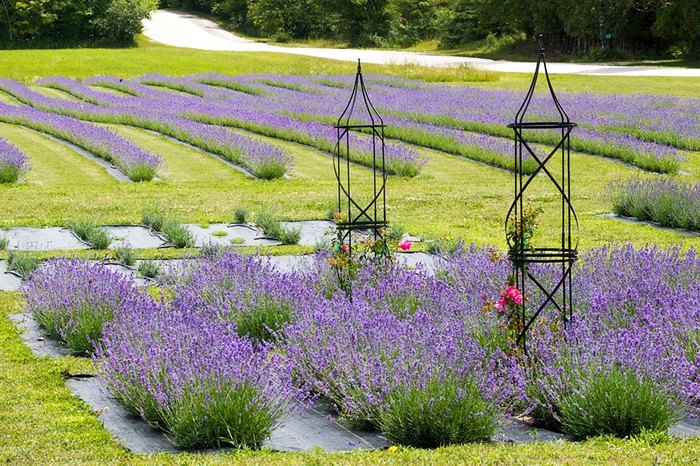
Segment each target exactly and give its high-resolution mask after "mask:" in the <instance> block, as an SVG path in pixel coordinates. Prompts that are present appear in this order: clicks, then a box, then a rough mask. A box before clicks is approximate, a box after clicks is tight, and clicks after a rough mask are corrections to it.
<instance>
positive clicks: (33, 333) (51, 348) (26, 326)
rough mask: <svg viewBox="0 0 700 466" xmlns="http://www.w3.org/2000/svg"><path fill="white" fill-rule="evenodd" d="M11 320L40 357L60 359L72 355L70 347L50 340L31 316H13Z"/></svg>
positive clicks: (23, 338)
mask: <svg viewBox="0 0 700 466" xmlns="http://www.w3.org/2000/svg"><path fill="white" fill-rule="evenodd" d="M9 317H10V320H11V321H12V322H14V323H15V325H16V326H17V327H18V328H19V329H20V330H21V332H20V337H21V338H22V341H24V344H26V345H27V347H29V349H30V350H32V353H34V355H36V356H38V357H44V356H48V357H51V358H60V357H63V356H67V355H69V354H71V352H70V350H69V349H68V347H66V346H64V345H62V344H61V343H60V342H58V341H57V340H54V339H53V338H49V336H48V335H47V334H46V332H45V331H44V330H43V329H42V328H41V327H40V326H39V323H38V322H37V321H36V320H34V318H33V317H32V316H31V315H30V314H26V313H22V314H11V315H10V316H9Z"/></svg>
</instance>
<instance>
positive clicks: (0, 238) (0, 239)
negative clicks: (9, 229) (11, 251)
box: [0, 233, 10, 251]
mask: <svg viewBox="0 0 700 466" xmlns="http://www.w3.org/2000/svg"><path fill="white" fill-rule="evenodd" d="M9 244H10V239H9V238H8V237H7V236H5V235H4V234H2V233H0V251H4V250H5V249H7V246H8V245H9Z"/></svg>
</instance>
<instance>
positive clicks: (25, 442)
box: [0, 39, 700, 465]
mask: <svg viewBox="0 0 700 466" xmlns="http://www.w3.org/2000/svg"><path fill="white" fill-rule="evenodd" d="M364 69H365V71H366V72H370V73H386V74H392V75H396V76H402V77H422V78H425V79H427V80H431V79H433V80H440V81H444V80H448V81H449V80H457V79H459V78H460V77H462V78H463V77H464V76H472V77H473V74H470V73H466V74H465V73H463V72H459V71H455V73H454V74H448V75H447V76H446V75H445V73H440V72H435V71H430V70H425V69H420V68H416V67H413V66H395V67H389V66H373V65H367V66H366V67H365V68H364ZM0 70H2V71H0V76H2V77H6V78H11V79H14V80H17V81H21V82H24V83H27V84H29V83H33V82H34V81H35V80H36V79H38V78H41V77H48V76H67V77H75V78H86V77H90V76H95V75H100V74H103V75H113V76H121V77H125V78H133V77H136V76H139V75H141V74H146V73H163V74H169V75H185V74H191V73H198V72H219V73H226V74H250V73H272V74H314V75H316V74H342V75H347V76H351V75H352V73H353V72H354V65H353V64H352V63H340V62H334V61H330V60H322V59H315V58H304V59H303V60H300V59H299V58H297V57H289V56H285V55H278V54H269V55H259V54H234V53H225V52H202V51H195V50H182V49H174V48H169V47H165V46H160V45H155V44H152V43H149V42H148V41H147V40H146V39H141V40H140V42H139V45H138V47H134V48H131V49H123V50H117V49H100V50H91V49H75V50H38V51H2V52H0ZM483 78H484V76H483V75H479V76H477V79H479V81H477V82H471V83H469V85H471V86H480V87H483V88H487V89H511V90H519V91H522V92H523V95H524V93H525V90H526V88H527V86H528V84H529V80H530V76H528V75H514V74H499V75H492V76H488V77H487V78H488V79H486V80H484V79H483ZM553 81H554V86H555V87H556V89H557V90H558V91H561V92H564V91H569V92H599V93H614V94H628V93H647V94H658V95H672V96H681V97H696V98H697V97H700V80H697V79H682V78H620V77H592V76H554V77H553ZM455 85H461V83H456V84H455ZM42 92H48V93H49V94H50V95H53V96H60V97H62V98H67V96H66V95H65V93H62V92H60V91H53V90H50V91H42ZM0 98H1V99H2V100H4V101H9V100H11V99H9V98H8V97H7V96H6V95H5V94H4V93H0ZM343 104H344V102H338V105H339V112H340V111H341V110H342V106H343ZM515 110H516V109H513V111H515ZM106 126H107V127H109V128H110V129H113V130H115V131H116V132H117V133H119V134H120V135H122V136H124V137H126V138H127V139H129V140H131V141H133V142H135V143H136V144H138V145H139V146H142V147H144V148H146V149H148V150H150V151H151V152H152V153H154V154H157V155H159V156H160V157H162V160H163V169H162V170H161V171H160V173H159V175H158V176H159V179H158V180H156V181H152V182H147V183H121V182H118V181H116V180H115V179H113V178H111V177H110V176H108V175H107V174H106V173H105V171H104V170H103V169H102V168H100V167H99V166H98V165H96V164H93V163H88V162H86V161H85V159H84V157H82V156H81V155H79V154H77V153H76V152H74V151H73V150H71V149H70V148H68V147H66V146H64V145H61V144H57V143H56V142H55V141H53V140H50V139H48V138H47V137H45V136H44V135H42V134H40V133H37V132H35V131H33V130H30V129H26V128H22V127H18V126H15V125H10V124H6V123H1V124H0V136H2V137H4V138H6V139H8V140H9V141H10V142H12V143H13V144H14V145H16V146H17V147H18V148H20V149H21V150H23V151H24V152H26V153H27V154H28V155H29V156H30V163H31V165H32V170H31V171H30V172H29V174H28V175H27V176H26V180H25V182H24V183H21V184H17V185H8V186H0V199H2V201H1V203H0V206H1V209H2V217H1V218H0V227H5V228H7V227H12V226H48V225H65V223H66V221H67V220H68V219H71V218H76V217H82V218H88V219H90V220H92V221H95V222H97V223H98V224H133V223H139V222H140V218H141V211H142V209H143V208H144V207H147V206H167V207H168V209H170V210H171V211H172V214H173V215H174V216H175V217H177V218H179V219H180V220H182V221H185V222H192V223H204V222H208V223H215V222H228V221H231V220H232V217H233V209H234V208H236V207H245V208H247V209H249V210H252V211H260V210H263V209H272V210H273V212H275V213H276V214H278V215H279V216H280V217H281V218H282V219H284V220H308V219H322V218H326V216H327V214H328V211H329V210H330V209H332V208H333V206H334V204H333V202H334V193H335V187H336V185H335V179H334V177H333V172H332V164H331V158H330V157H329V156H328V155H326V154H323V153H321V152H319V151H318V150H316V149H312V148H309V147H307V146H302V145H300V144H296V143H292V142H285V141H281V140H278V139H272V138H269V137H265V136H261V135H259V134H252V133H249V132H245V131H243V130H236V131H238V132H240V133H241V134H246V135H248V136H251V137H254V138H257V139H259V140H262V141H264V142H266V143H269V144H272V145H274V146H275V147H278V148H280V149H282V150H284V151H286V152H287V153H288V154H290V155H291V156H292V157H293V159H294V168H293V169H292V170H291V172H290V178H289V179H278V180H271V181H261V180H256V179H252V178H249V177H247V176H245V175H244V174H242V173H240V172H238V171H236V170H233V169H231V168H230V167H229V166H227V165H226V164H224V163H223V162H221V161H220V160H218V159H217V158H215V157H213V156H212V155H210V154H205V153H203V152H202V151H198V150H194V149H192V148H191V147H189V146H186V145H184V144H182V143H179V142H175V141H173V140H172V139H169V138H165V137H163V136H161V135H158V134H154V133H152V132H149V131H146V130H143V129H139V128H135V127H132V126H124V125H115V124H109V125H106ZM574 137H575V133H574ZM417 150H419V151H420V152H421V153H422V154H423V155H424V156H425V157H426V158H427V159H428V164H427V166H426V167H425V168H424V169H423V171H422V172H421V174H420V175H418V176H417V177H415V178H398V177H391V178H390V179H389V182H388V188H387V189H388V204H389V205H388V213H387V214H388V218H389V220H390V221H391V222H396V223H399V224H401V225H403V226H404V227H405V228H406V229H407V230H408V231H409V232H411V233H412V234H416V235H419V236H425V237H444V236H450V237H452V238H456V237H462V238H464V239H466V240H467V241H468V242H472V241H473V242H475V243H477V244H480V245H496V246H497V247H499V248H500V249H504V248H505V240H504V237H503V236H504V233H503V229H504V228H503V222H504V216H505V213H506V210H507V208H508V206H509V204H510V202H511V196H512V174H511V173H510V172H508V171H506V170H503V169H498V168H494V167H490V166H486V165H484V164H481V163H478V162H474V161H471V160H468V159H465V158H463V157H457V156H454V155H449V154H446V153H443V152H440V151H436V150H431V149H425V148H418V149H417ZM571 169H572V194H573V203H574V206H575V208H576V209H577V212H578V215H579V219H580V222H581V238H582V240H581V248H582V249H588V248H591V247H594V246H600V245H603V244H606V243H610V242H627V241H631V242H633V243H634V244H635V245H638V246H642V245H644V244H648V243H655V244H658V245H660V246H670V245H681V246H682V247H683V248H689V247H695V248H697V247H698V246H699V245H700V239H698V238H697V237H689V236H686V235H684V234H681V233H679V232H677V231H674V230H669V229H660V228H656V227H652V226H649V225H646V224H634V223H627V222H622V221H617V220H613V219H610V218H604V217H601V216H600V215H601V214H605V213H609V212H611V211H612V203H611V200H610V198H609V196H608V194H607V186H608V184H609V183H611V182H614V181H617V180H619V179H627V178H630V177H633V176H636V175H640V174H641V171H640V170H639V169H638V168H636V167H632V166H629V165H626V164H622V163H619V162H615V161H612V160H610V159H607V158H603V157H597V156H592V155H588V154H580V153H574V154H573V155H572V167H571ZM360 176H361V178H360V179H362V177H364V179H368V178H369V172H368V171H362V172H361V175H360ZM645 176H648V175H645ZM679 177H680V178H682V179H683V180H684V181H688V182H694V183H697V182H698V181H699V180H700V153H688V154H687V159H686V160H685V161H683V162H682V163H681V167H680V175H679ZM534 189H535V190H536V193H537V197H538V199H537V200H538V202H541V203H542V204H543V205H545V206H546V205H548V204H551V205H556V204H555V202H556V201H555V199H554V197H553V196H552V194H551V192H549V191H548V190H547V189H546V188H545V187H544V186H535V187H534ZM547 220H551V219H549V218H547V217H545V218H544V219H543V221H544V222H546V221H547ZM301 250H303V249H301V248H294V247H291V248H288V249H285V251H289V252H299V251H301ZM59 254H61V253H60V252H56V253H54V254H51V253H49V254H42V256H43V257H46V256H47V255H59ZM157 254H158V252H156V251H141V252H140V255H141V256H143V257H150V256H154V255H157ZM21 306H22V303H21V298H20V297H19V294H16V293H0V373H1V374H3V376H2V377H0V412H2V416H0V461H4V462H6V463H11V464H44V463H56V464H192V463H196V464H309V465H313V464H357V465H363V464H463V463H476V462H478V463H483V464H590V463H607V464H628V463H629V461H630V458H635V459H636V460H637V461H638V462H640V463H650V464H651V463H657V464H696V463H697V459H698V453H697V452H698V451H700V440H698V439H692V440H684V439H671V440H661V441H659V440H658V439H655V438H644V437H642V438H635V439H628V440H615V439H608V438H602V439H596V440H589V441H585V442H575V443H565V444H534V445H532V444H531V445H484V444H476V445H465V446H459V447H447V448H439V449H436V450H420V449H411V448H399V449H398V450H397V451H380V452H372V453H343V454H332V453H324V452H320V451H314V452H307V453H284V454H282V453H274V452H269V451H261V452H254V451H240V452H237V451H232V452H228V453H224V454H218V455H212V454H190V453H188V454H179V455H167V454H162V455H155V456H153V455H132V454H129V453H127V452H125V451H124V450H123V448H122V447H120V446H119V444H118V443H117V442H116V441H115V440H113V439H112V438H111V436H110V435H109V434H108V433H107V432H106V431H105V430H104V429H103V428H102V426H101V425H100V423H99V421H97V419H96V417H95V416H94V414H93V413H91V412H90V409H89V408H88V407H87V406H86V405H85V404H84V403H82V402H81V401H79V400H77V399H76V398H74V397H73V396H72V395H71V394H70V392H69V390H68V389H67V388H66V387H65V385H64V383H63V381H64V375H63V374H65V373H66V372H69V373H77V372H85V371H91V370H92V367H91V366H92V365H91V363H90V361H89V360H86V359H82V358H73V357H65V358H57V359H50V358H37V357H35V356H33V355H32V354H31V352H30V351H29V350H28V349H27V348H26V347H25V346H24V345H23V344H22V343H21V341H20V339H19V336H18V331H17V329H16V327H15V326H14V324H12V322H11V321H10V320H9V319H8V317H7V316H8V315H10V314H14V313H17V312H20V311H21Z"/></svg>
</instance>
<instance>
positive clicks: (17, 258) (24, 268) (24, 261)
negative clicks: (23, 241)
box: [7, 251, 39, 278]
mask: <svg viewBox="0 0 700 466" xmlns="http://www.w3.org/2000/svg"><path fill="white" fill-rule="evenodd" d="M38 267H39V259H37V258H36V257H34V256H32V255H29V254H27V253H26V252H19V251H10V253H9V254H8V255H7V269H8V270H12V271H14V272H17V273H18V274H20V275H21V276H22V277H23V278H29V277H30V276H31V274H32V272H34V271H35V270H36V269H37V268H38Z"/></svg>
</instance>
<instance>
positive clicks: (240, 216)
mask: <svg viewBox="0 0 700 466" xmlns="http://www.w3.org/2000/svg"><path fill="white" fill-rule="evenodd" d="M248 214H249V213H248V210H247V209H244V208H243V207H238V208H236V209H234V211H233V221H234V222H235V223H240V224H242V225H244V224H246V223H248Z"/></svg>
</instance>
